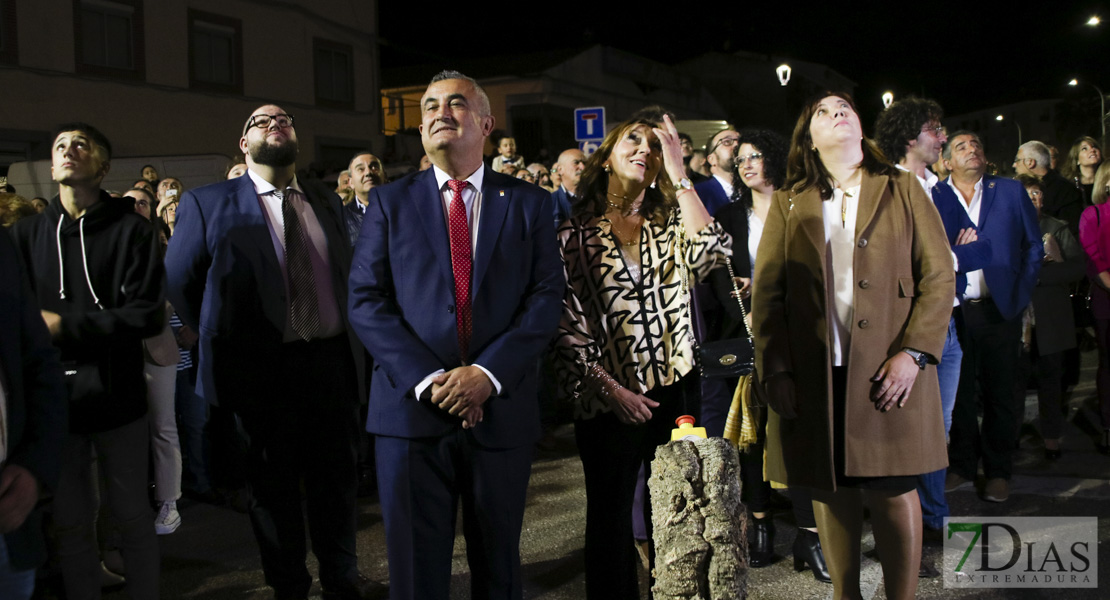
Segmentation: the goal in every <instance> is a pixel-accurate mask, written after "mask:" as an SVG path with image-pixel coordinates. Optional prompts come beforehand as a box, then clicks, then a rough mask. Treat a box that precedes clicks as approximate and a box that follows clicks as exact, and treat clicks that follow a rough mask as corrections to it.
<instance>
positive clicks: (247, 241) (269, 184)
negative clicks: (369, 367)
mask: <svg viewBox="0 0 1110 600" xmlns="http://www.w3.org/2000/svg"><path fill="white" fill-rule="evenodd" d="M239 149H240V150H242V152H243V153H244V155H246V162H247V168H248V171H247V175H246V176H243V177H238V178H236V179H232V180H229V181H224V182H221V183H217V184H213V185H209V186H205V187H202V188H199V189H196V190H192V191H190V192H187V193H186V194H185V195H184V197H183V198H182V199H181V207H180V208H179V209H178V212H177V227H176V231H175V232H174V235H173V238H172V239H171V240H170V246H169V250H168V252H167V254H166V275H167V283H168V285H167V287H168V294H167V295H168V296H169V297H170V299H171V302H172V303H173V305H174V307H175V308H176V309H177V313H178V315H179V316H180V317H181V320H182V321H184V322H185V324H186V325H188V326H190V327H192V328H194V329H196V330H197V331H199V332H200V371H199V377H198V383H197V392H198V394H200V395H201V396H202V397H203V398H205V399H206V400H208V401H209V402H212V403H215V402H217V401H218V402H219V404H220V405H221V406H222V407H223V408H225V409H227V410H232V411H234V412H235V413H236V414H237V415H238V416H239V418H240V420H241V422H242V425H243V429H244V430H245V432H246V434H247V437H248V438H249V439H248V457H247V461H248V469H247V471H248V472H247V482H248V484H249V486H250V490H251V494H252V497H253V502H252V503H251V506H250V517H251V525H252V526H253V528H254V534H255V539H256V540H257V541H258V546H259V550H260V553H261V558H262V570H263V572H264V573H265V576H266V583H267V584H269V585H270V586H271V587H272V588H273V589H274V597H275V598H277V599H279V600H280V599H284V598H298V599H299V598H306V597H307V595H308V592H309V589H310V588H311V586H312V577H311V575H309V572H308V569H307V568H306V567H305V553H306V540H305V525H304V520H305V519H304V515H305V514H307V517H308V526H309V533H310V534H311V536H312V552H313V553H314V554H315V555H316V558H317V559H318V560H319V563H320V586H321V588H322V590H323V597H324V598H328V599H331V598H334V599H337V600H347V599H355V598H372V597H376V596H377V595H378V594H379V593H380V592H381V590H380V586H379V585H378V584H375V583H373V582H370V581H369V580H367V579H366V578H365V577H363V576H362V575H360V574H359V572H358V564H357V557H356V555H355V528H356V514H355V510H356V505H355V502H356V501H355V490H356V479H355V443H356V440H357V434H358V399H359V396H360V391H359V389H360V385H361V384H360V379H361V377H362V365H361V361H362V360H363V352H362V349H361V348H360V347H359V343H358V339H357V338H356V337H355V336H354V334H353V332H352V331H351V329H350V326H349V324H348V322H347V313H346V310H345V309H346V302H345V299H346V295H347V273H348V271H349V268H350V242H349V238H348V233H347V229H346V226H345V224H344V220H343V212H342V211H343V209H342V206H341V205H340V202H339V197H338V196H336V195H335V194H334V193H333V192H332V191H331V190H328V189H327V188H325V187H324V185H323V184H322V183H320V182H318V181H300V180H298V179H297V177H296V175H295V170H296V166H295V161H296V157H297V132H296V130H295V129H294V127H293V116H292V115H290V114H288V113H286V112H285V111H284V110H282V109H281V107H279V106H274V105H266V106H261V107H259V108H258V109H256V110H255V111H254V112H253V113H251V116H250V118H248V119H247V122H246V124H245V125H244V127H243V135H242V137H241V138H240V140H239ZM302 487H303V489H304V493H303V494H302V492H301V489H302ZM302 511H303V512H302Z"/></svg>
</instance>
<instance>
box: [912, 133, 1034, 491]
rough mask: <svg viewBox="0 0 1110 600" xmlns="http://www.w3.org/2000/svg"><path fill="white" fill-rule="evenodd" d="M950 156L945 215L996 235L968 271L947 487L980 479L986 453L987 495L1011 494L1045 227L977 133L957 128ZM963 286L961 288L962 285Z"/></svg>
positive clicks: (940, 206) (939, 191) (939, 195)
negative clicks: (1024, 343) (978, 264)
mask: <svg viewBox="0 0 1110 600" xmlns="http://www.w3.org/2000/svg"><path fill="white" fill-rule="evenodd" d="M943 157H944V160H945V162H946V163H947V164H948V167H949V170H950V171H951V173H952V174H951V176H950V177H949V178H948V179H947V180H945V181H943V182H941V183H940V184H938V185H937V186H936V187H934V188H933V201H934V202H935V203H936V205H937V210H938V211H939V212H940V213H941V215H942V218H945V219H952V218H953V217H954V216H957V215H959V212H960V211H963V212H964V213H965V214H966V215H967V216H968V217H969V218H970V219H971V222H972V223H974V224H975V226H976V227H977V228H978V231H979V234H978V235H979V237H980V238H981V239H986V240H989V241H990V247H991V260H990V264H989V265H988V266H986V267H984V268H982V269H980V270H978V271H972V272H970V273H966V283H965V282H964V281H963V280H959V281H957V288H959V287H960V286H962V287H963V292H962V294H961V295H960V300H961V304H960V310H959V312H958V313H957V316H958V318H957V330H958V331H959V333H960V345H961V346H962V347H963V350H964V358H963V365H962V368H961V372H960V385H959V389H958V391H957V393H956V405H955V407H954V409H953V412H952V429H951V432H950V438H949V445H948V463H949V467H948V476H947V479H946V482H945V489H946V490H948V491H951V490H954V489H957V488H959V487H961V486H963V485H965V484H967V483H970V482H971V481H974V479H975V476H976V474H977V473H978V463H979V459H980V458H981V459H982V461H983V472H984V474H985V475H986V478H987V482H986V485H985V486H984V488H983V493H982V497H983V499H984V500H987V501H990V502H1004V501H1006V500H1007V499H1008V498H1009V495H1010V488H1009V479H1010V475H1011V470H1012V466H1013V460H1012V454H1013V450H1014V445H1015V443H1016V442H1017V421H1016V419H1017V418H1018V415H1017V407H1016V406H1015V405H1014V401H1013V381H1014V377H1015V371H1016V369H1017V359H1018V353H1019V344H1021V314H1022V311H1023V310H1024V309H1025V307H1026V306H1027V305H1028V304H1029V300H1030V297H1031V295H1032V293H1033V287H1034V286H1035V285H1036V283H1037V275H1038V273H1039V272H1040V269H1041V259H1042V257H1043V252H1044V250H1043V248H1042V246H1041V233H1040V229H1039V226H1038V225H1037V215H1036V211H1035V210H1034V209H1033V205H1032V203H1030V201H1029V196H1028V195H1027V194H1026V193H1025V188H1023V187H1022V186H1021V184H1020V183H1018V182H1016V181H1013V180H1010V179H1002V178H999V177H995V176H993V175H984V173H985V172H986V167H987V161H986V158H985V156H984V153H983V143H982V141H981V140H980V139H979V136H977V135H976V134H974V133H971V132H967V131H960V132H956V133H954V134H952V136H950V138H949V142H948V145H947V146H945V148H944V153H943ZM957 292H958V293H959V289H957ZM976 380H978V382H979V389H980V390H981V393H982V399H983V426H982V431H980V428H979V425H978V422H977V407H976V402H975V397H976V394H975V390H976V385H975V384H976Z"/></svg>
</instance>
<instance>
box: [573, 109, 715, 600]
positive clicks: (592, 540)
mask: <svg viewBox="0 0 1110 600" xmlns="http://www.w3.org/2000/svg"><path fill="white" fill-rule="evenodd" d="M578 192H579V193H578V195H577V198H576V199H575V202H574V204H573V205H572V206H571V218H570V219H569V220H568V221H566V222H565V223H564V224H563V226H562V227H561V228H560V230H559V232H558V236H559V243H560V247H561V249H562V254H563V260H564V263H565V265H566V267H565V268H566V274H567V292H566V298H565V301H564V311H563V319H562V323H561V324H560V326H559V335H558V338H557V340H556V357H557V360H556V365H555V367H556V374H557V379H558V381H559V384H560V386H559V387H560V392H561V393H562V394H563V395H564V396H565V397H566V398H568V399H569V400H570V401H571V403H572V404H573V408H574V418H575V422H574V426H575V439H576V441H577V443H578V450H579V455H580V457H581V459H582V470H583V473H584V475H585V480H586V543H585V559H586V597H587V598H590V599H592V600H620V599H626V598H627V599H638V598H639V597H640V589H639V583H638V571H637V569H638V564H639V562H640V561H639V558H638V556H637V552H636V549H635V546H634V544H633V533H632V519H630V518H629V515H630V514H631V512H632V505H633V494H634V491H635V488H636V475H637V472H638V471H639V469H640V467H641V466H643V467H644V468H645V469H649V468H650V461H651V459H652V457H653V456H654V453H655V448H656V447H657V446H659V445H660V444H663V443H666V442H667V441H668V440H669V439H670V432H671V430H672V429H673V428H674V423H675V418H676V417H678V416H679V415H682V414H684V413H686V412H687V411H688V410H690V409H692V408H693V407H692V406H690V407H688V406H687V404H686V399H687V395H688V394H696V393H697V382H698V378H697V377H696V376H695V375H693V374H692V369H693V366H694V352H693V347H692V345H691V324H690V313H689V306H688V305H689V286H690V285H692V283H693V282H694V281H695V280H700V279H704V278H705V277H706V276H707V275H708V274H709V272H710V271H711V270H712V269H713V267H715V266H718V265H720V264H722V262H723V261H724V260H725V259H726V258H727V257H728V254H729V239H728V236H726V235H724V233H723V232H722V231H721V227H720V225H718V224H717V223H716V222H715V221H713V219H712V218H711V217H710V216H709V213H708V212H707V211H706V210H705V206H704V205H703V204H702V202H701V199H700V198H699V197H698V194H697V192H696V191H694V189H693V186H692V185H691V184H690V181H689V180H688V179H686V173H685V169H684V165H683V162H682V148H681V146H680V143H679V138H678V131H677V130H676V129H675V126H674V123H673V122H672V121H671V118H670V117H669V116H667V115H665V114H664V113H663V112H662V109H656V108H651V109H644V110H642V111H640V112H639V113H637V114H636V115H634V116H633V117H632V118H631V119H629V120H628V121H626V122H624V123H622V124H620V125H618V126H617V127H616V128H614V129H613V130H612V131H610V132H609V134H608V135H606V136H605V139H604V140H603V141H602V142H601V145H600V147H599V148H598V150H597V151H596V152H594V153H593V155H591V156H590V158H589V160H588V161H587V163H586V167H585V169H584V170H583V172H582V178H581V180H580V181H579V184H578ZM646 473H647V476H650V470H648V471H646ZM644 512H645V513H649V512H650V505H648V504H646V503H645V507H644ZM645 521H646V522H647V523H648V524H650V523H651V519H650V515H647V514H645ZM648 535H649V537H650V532H649V534H648Z"/></svg>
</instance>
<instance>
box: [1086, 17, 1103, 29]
mask: <svg viewBox="0 0 1110 600" xmlns="http://www.w3.org/2000/svg"><path fill="white" fill-rule="evenodd" d="M1101 24H1102V19H1100V18H1098V15H1092V16H1091V18H1090V19H1087V25H1088V26H1090V27H1098V26H1099V25H1101Z"/></svg>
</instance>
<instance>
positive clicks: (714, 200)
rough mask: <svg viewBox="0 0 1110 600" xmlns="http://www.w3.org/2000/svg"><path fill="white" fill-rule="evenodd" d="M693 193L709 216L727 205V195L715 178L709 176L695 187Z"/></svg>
mask: <svg viewBox="0 0 1110 600" xmlns="http://www.w3.org/2000/svg"><path fill="white" fill-rule="evenodd" d="M694 191H695V192H697V193H698V197H699V198H701V203H702V204H704V205H705V210H707V211H709V214H710V215H715V214H717V210H718V209H720V208H721V207H723V206H727V205H728V203H729V199H728V194H726V193H725V188H723V187H722V186H721V182H720V181H717V178H716V177H712V176H710V177H709V179H706V180H705V181H703V182H701V183H699V184H697V185H695V186H694Z"/></svg>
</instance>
